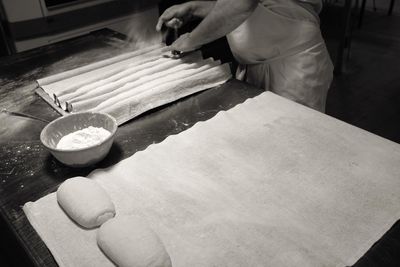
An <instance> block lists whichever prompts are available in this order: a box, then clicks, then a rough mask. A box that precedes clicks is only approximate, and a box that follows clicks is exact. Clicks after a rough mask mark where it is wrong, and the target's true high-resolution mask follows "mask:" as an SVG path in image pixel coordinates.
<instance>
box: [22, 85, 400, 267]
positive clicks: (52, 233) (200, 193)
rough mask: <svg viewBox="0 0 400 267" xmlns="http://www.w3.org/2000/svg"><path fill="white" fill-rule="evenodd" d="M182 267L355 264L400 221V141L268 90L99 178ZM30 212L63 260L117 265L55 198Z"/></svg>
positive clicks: (120, 210) (120, 211) (120, 208)
mask: <svg viewBox="0 0 400 267" xmlns="http://www.w3.org/2000/svg"><path fill="white" fill-rule="evenodd" d="M89 177H90V178H91V179H94V180H95V181H97V182H98V183H99V184H100V185H101V186H103V187H104V188H105V190H106V191H107V192H108V193H109V195H110V196H111V198H112V200H113V201H114V203H115V205H116V210H117V216H123V215H127V214H136V215H140V216H142V217H143V218H144V219H146V220H147V221H148V223H149V225H150V226H151V227H152V228H153V229H154V231H155V232H156V233H157V234H158V235H159V236H160V238H161V240H162V241H163V242H164V244H165V247H166V249H167V251H168V252H169V254H170V255H171V259H172V263H173V266H175V267H180V266H182V267H186V266H346V265H352V264H353V263H354V262H355V261H356V260H357V259H358V258H360V257H361V256H362V255H363V254H364V253H365V252H366V251H367V250H368V248H370V247H371V245H372V244H373V243H374V242H375V241H377V240H378V239H379V238H380V237H381V236H382V235H383V234H384V233H385V232H386V231H387V230H388V229H389V228H390V227H391V225H393V224H394V223H395V222H396V220H398V219H399V218H400V205H399V203H400V146H399V145H398V144H395V143H393V142H390V141H388V140H386V139H383V138H380V137H378V136H375V135H373V134H371V133H368V132H366V131H363V130H361V129H358V128H356V127H353V126H351V125H348V124H345V123H343V122H340V121H338V120H336V119H334V118H331V117H329V116H326V115H324V114H321V113H319V112H316V111H314V110H311V109H308V108H306V107H304V106H301V105H299V104H296V103H294V102H291V101H289V100H286V99H283V98H281V97H279V96H276V95H274V94H272V93H269V92H266V93H263V94H261V95H259V96H258V97H256V98H253V99H250V100H247V101H246V102H245V103H243V104H240V105H238V106H236V107H234V108H233V109H231V110H229V111H227V112H220V113H218V114H217V115H216V116H215V117H214V118H212V119H210V120H208V121H206V122H200V123H197V124H196V125H194V126H193V127H192V128H190V129H188V130H186V131H185V132H182V133H180V134H178V135H174V136H170V137H168V138H167V139H166V140H164V141H163V142H162V143H159V144H155V145H151V146H149V147H148V148H147V149H146V150H145V151H142V152H138V153H136V154H134V155H133V156H131V157H130V158H128V159H126V160H124V161H122V162H120V163H118V164H117V165H115V166H113V167H111V168H108V169H102V170H96V171H94V172H93V173H91V174H90V175H89ZM24 211H25V213H26V215H27V217H28V219H29V221H30V222H31V224H32V225H33V227H34V228H35V229H36V231H37V232H38V233H39V235H40V236H41V238H42V239H43V240H44V242H45V243H46V245H47V246H48V248H49V249H50V251H51V252H52V253H53V255H54V257H55V259H56V260H57V262H58V263H59V264H60V266H111V265H112V263H111V262H110V261H109V260H108V259H107V258H106V257H105V256H104V255H103V254H102V252H101V251H100V250H99V248H98V247H97V245H96V241H95V237H96V230H90V231H87V230H83V229H81V228H79V227H78V226H77V225H76V224H74V223H73V222H72V221H71V220H70V219H69V218H68V217H67V216H66V215H65V214H64V213H63V211H62V210H61V209H60V207H59V206H58V204H57V201H56V197H55V194H54V193H53V194H50V195H48V196H45V197H43V198H41V199H39V200H37V201H35V202H29V203H27V204H26V205H25V206H24Z"/></svg>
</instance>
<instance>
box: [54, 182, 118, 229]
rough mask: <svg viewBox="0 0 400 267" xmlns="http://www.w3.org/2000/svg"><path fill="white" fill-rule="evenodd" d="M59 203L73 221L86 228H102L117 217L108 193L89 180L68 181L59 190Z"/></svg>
mask: <svg viewBox="0 0 400 267" xmlns="http://www.w3.org/2000/svg"><path fill="white" fill-rule="evenodd" d="M57 201H58V203H59V204H60V206H61V207H62V209H63V210H64V211H65V213H66V214H67V215H68V216H69V217H70V218H71V219H72V220H74V221H75V222H76V223H77V224H79V225H81V226H83V227H85V228H94V227H97V226H100V225H101V224H103V223H104V222H106V221H107V220H109V219H111V218H112V217H114V216H115V207H114V204H113V203H112V201H111V198H110V197H109V195H108V194H107V192H106V191H105V190H104V189H103V188H102V187H101V186H100V185H99V184H98V183H96V182H95V181H93V180H91V179H88V178H84V177H75V178H71V179H68V180H66V181H65V182H64V183H62V184H61V185H60V187H59V188H58V190H57Z"/></svg>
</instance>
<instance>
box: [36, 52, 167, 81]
mask: <svg viewBox="0 0 400 267" xmlns="http://www.w3.org/2000/svg"><path fill="white" fill-rule="evenodd" d="M162 46H163V45H162V44H156V45H154V46H150V47H147V48H145V49H141V50H137V51H133V52H129V53H125V54H122V55H118V56H115V57H112V58H108V59H104V60H102V61H98V62H95V63H92V64H89V65H86V66H82V67H80V68H75V69H72V70H68V71H64V72H61V73H58V74H55V75H52V76H48V77H45V78H43V79H38V80H37V82H38V84H39V85H40V86H42V85H47V84H50V83H54V82H57V81H60V80H64V79H67V78H69V77H72V76H76V75H79V74H82V73H85V72H89V71H91V70H94V69H98V68H101V67H104V66H108V65H110V64H113V63H116V62H119V61H122V60H125V59H128V58H131V57H136V56H138V55H140V54H143V53H146V52H149V51H151V50H154V49H157V48H160V47H162Z"/></svg>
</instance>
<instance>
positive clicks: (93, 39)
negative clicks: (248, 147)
mask: <svg viewBox="0 0 400 267" xmlns="http://www.w3.org/2000/svg"><path fill="white" fill-rule="evenodd" d="M123 45H124V43H123V42H122V41H120V39H118V38H117V37H116V36H114V35H113V34H110V33H108V32H107V33H104V32H102V33H96V34H91V35H88V36H84V37H81V38H77V39H74V40H70V41H65V42H62V43H60V44H56V45H52V46H49V47H46V48H40V49H36V50H33V51H30V52H27V53H23V54H20V55H15V56H10V57H6V58H3V59H0V106H1V109H7V110H10V111H18V112H23V113H27V114H30V115H34V116H37V117H40V118H43V119H46V120H53V119H55V118H57V117H59V114H57V112H55V111H54V110H53V109H52V108H51V107H50V106H49V105H48V104H46V103H45V102H44V101H43V100H42V99H41V98H40V97H39V96H37V95H36V94H35V93H34V90H35V88H36V83H35V79H37V78H40V77H43V76H47V75H50V74H54V73H57V72H61V71H63V70H67V69H70V68H73V67H78V66H81V65H84V64H87V63H90V62H94V61H96V60H100V59H104V58H107V57H110V56H112V55H114V54H117V53H119V52H120V51H121V49H123ZM261 92H262V90H260V89H256V88H254V87H252V86H250V85H247V84H245V83H242V82H239V81H236V80H231V81H229V82H228V83H226V84H224V85H223V86H221V87H218V88H213V89H211V90H208V91H205V92H202V93H199V94H196V95H194V96H190V97H187V98H185V99H182V100H179V101H177V102H175V103H173V104H170V105H166V106H164V107H161V108H158V109H156V110H153V111H150V112H148V113H146V114H143V115H142V116H140V117H138V118H136V119H134V120H132V121H130V122H128V123H126V124H124V125H122V126H121V127H119V129H118V131H117V134H116V138H115V142H114V144H113V147H112V149H111V151H110V153H109V155H108V156H107V157H106V159H105V160H103V161H102V162H101V163H99V164H97V165H95V166H92V167H89V168H81V169H73V168H69V167H66V166H64V165H62V164H61V163H59V162H57V161H56V160H55V159H54V158H53V157H52V156H51V155H50V153H49V152H48V151H47V150H46V149H45V148H44V147H43V146H42V145H41V143H40V140H39V135H40V131H41V130H42V128H43V127H44V126H45V123H43V122H41V121H37V120H32V119H28V118H22V117H16V116H10V115H7V114H4V113H1V114H0V125H1V126H0V162H1V165H0V219H1V221H0V223H1V225H0V226H1V241H0V242H1V243H2V244H1V247H0V248H1V249H2V250H7V251H6V252H7V254H8V255H11V256H12V258H14V261H15V265H16V266H27V265H34V266H56V263H55V261H54V259H53V257H52V256H51V254H50V252H49V251H48V249H47V248H46V246H45V244H44V243H43V242H42V241H41V239H40V238H39V236H38V235H37V234H36V232H35V231H34V230H33V228H32V227H31V225H30V224H29V222H28V220H27V218H26V217H25V215H24V213H23V211H22V209H21V206H22V205H23V204H24V203H26V202H28V201H35V200H37V199H39V198H41V197H43V196H45V195H46V194H48V193H50V192H53V191H55V190H56V188H57V186H58V185H59V184H60V183H61V182H62V181H64V180H65V179H67V178H70V177H73V176H79V175H81V176H85V175H87V174H88V173H90V172H91V171H92V170H94V169H95V168H103V167H107V166H110V165H113V164H115V163H117V162H119V161H120V160H122V159H124V158H127V157H129V156H131V155H133V154H134V153H135V152H137V151H140V150H144V149H145V148H146V147H147V146H149V145H150V144H153V143H159V142H161V141H162V140H164V139H165V138H166V137H168V136H169V135H173V134H177V133H179V132H181V131H184V130H185V129H188V128H190V127H191V126H192V125H194V124H195V123H196V122H198V121H205V120H208V119H210V118H211V117H213V116H214V115H215V114H217V113H218V112H219V111H221V110H228V109H230V108H232V107H233V106H235V105H237V104H239V103H242V102H244V101H245V100H246V99H247V98H250V97H254V96H256V95H258V94H260V93H261ZM399 228H400V227H399V225H398V223H397V224H396V225H395V227H393V228H392V229H391V230H390V231H389V232H388V233H387V234H386V235H385V236H384V237H383V238H382V239H381V241H380V242H379V243H378V244H377V245H376V246H374V247H373V249H371V250H370V251H369V252H368V253H367V255H366V256H364V257H363V258H362V259H361V260H360V261H359V263H357V265H356V266H379V265H380V266H381V264H384V263H391V264H393V266H395V265H396V264H400V262H399V261H398V260H399V259H398V258H397V259H396V258H395V256H394V255H396V250H398V249H399V248H400V245H399V243H400V230H399Z"/></svg>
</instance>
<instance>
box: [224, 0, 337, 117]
mask: <svg viewBox="0 0 400 267" xmlns="http://www.w3.org/2000/svg"><path fill="white" fill-rule="evenodd" d="M227 38H228V43H229V46H230V48H231V50H232V53H233V55H234V56H235V58H236V60H237V61H238V62H239V68H238V71H237V75H236V76H237V78H238V79H240V80H245V81H247V82H249V83H250V84H253V85H255V86H257V87H260V88H264V89H266V90H270V91H272V92H274V93H276V94H278V95H281V96H283V97H286V98H289V99H291V100H293V101H296V102H298V103H301V104H303V105H306V106H308V107H311V108H313V109H316V110H319V111H322V112H324V111H325V102H326V96H327V93H328V89H329V86H330V84H331V81H332V77H333V65H332V62H331V60H330V57H329V54H328V51H327V49H326V46H325V42H324V40H323V38H322V36H321V32H320V28H319V19H318V15H317V11H314V10H313V6H312V5H309V4H305V3H300V2H299V1H297V2H296V0H264V1H260V3H259V4H258V7H257V8H256V9H255V10H254V12H253V14H252V15H251V16H250V17H249V18H248V19H247V20H246V21H245V22H244V23H243V24H241V25H240V26H239V27H238V28H236V29H235V30H234V31H232V32H231V33H230V34H228V35H227Z"/></svg>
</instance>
